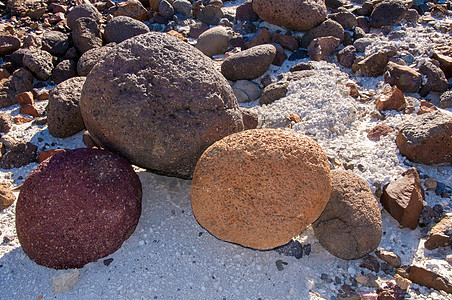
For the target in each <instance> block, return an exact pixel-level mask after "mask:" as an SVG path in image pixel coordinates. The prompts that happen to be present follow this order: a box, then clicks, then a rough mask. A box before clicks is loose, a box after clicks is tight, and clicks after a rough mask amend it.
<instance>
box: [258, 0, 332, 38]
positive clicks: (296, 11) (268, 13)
mask: <svg viewBox="0 0 452 300" xmlns="http://www.w3.org/2000/svg"><path fill="white" fill-rule="evenodd" d="M253 9H254V11H255V12H256V13H257V14H258V16H259V17H260V18H261V19H262V20H264V21H267V22H268V23H271V24H275V25H278V26H283V27H286V28H288V29H292V30H297V31H307V30H309V29H311V28H312V27H314V26H316V25H318V24H319V23H321V22H323V21H324V20H325V19H326V16H327V12H326V5H325V2H324V1H323V0H253Z"/></svg>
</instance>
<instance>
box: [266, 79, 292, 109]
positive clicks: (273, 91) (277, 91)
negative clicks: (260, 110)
mask: <svg viewBox="0 0 452 300" xmlns="http://www.w3.org/2000/svg"><path fill="white" fill-rule="evenodd" d="M288 86H289V82H287V81H278V82H274V83H271V84H269V85H267V86H266V87H265V88H264V91H263V92H262V95H261V97H260V99H259V104H260V105H264V104H267V105H268V104H271V103H273V102H275V101H276V100H279V99H281V98H282V97H285V96H286V94H287V89H288Z"/></svg>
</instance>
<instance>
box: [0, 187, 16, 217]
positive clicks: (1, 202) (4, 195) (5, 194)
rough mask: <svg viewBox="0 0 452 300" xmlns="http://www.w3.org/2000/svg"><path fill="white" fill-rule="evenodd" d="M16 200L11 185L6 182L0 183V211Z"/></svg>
mask: <svg viewBox="0 0 452 300" xmlns="http://www.w3.org/2000/svg"><path fill="white" fill-rule="evenodd" d="M14 201H16V196H15V195H14V193H13V191H12V190H11V187H10V185H9V184H7V183H0V211H2V210H4V209H5V208H7V207H9V206H11V205H12V204H13V203H14Z"/></svg>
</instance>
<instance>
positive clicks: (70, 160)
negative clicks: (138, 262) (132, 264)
mask: <svg viewBox="0 0 452 300" xmlns="http://www.w3.org/2000/svg"><path fill="white" fill-rule="evenodd" d="M141 195H142V192H141V182H140V179H139V178H138V176H137V175H136V174H135V172H134V170H133V168H132V167H131V166H130V164H129V163H128V162H127V161H126V160H125V159H124V158H122V157H120V156H119V155H116V154H114V153H111V152H108V151H104V150H98V149H76V150H70V151H66V152H59V153H57V154H55V155H53V156H52V157H51V158H49V159H47V160H45V161H44V162H42V163H41V164H40V165H39V166H38V167H37V168H36V169H34V170H33V171H32V172H31V173H30V174H29V175H28V176H27V178H26V179H25V182H24V184H23V186H22V189H21V191H20V194H19V198H18V200H17V206H16V229H17V235H18V238H19V241H20V244H21V246H22V249H23V250H24V252H25V253H26V254H27V255H28V257H29V258H30V259H31V260H33V261H35V262H36V263H37V264H39V265H43V266H46V267H49V268H54V269H68V268H81V267H83V266H84V265H85V264H87V263H89V262H92V261H96V260H98V259H99V258H102V257H104V256H107V255H109V254H111V253H113V252H115V251H116V250H118V249H119V247H121V245H122V243H123V242H124V241H125V240H126V239H127V238H129V236H130V235H131V234H132V233H133V231H134V230H135V227H136V225H137V223H138V220H139V218H140V214H141Z"/></svg>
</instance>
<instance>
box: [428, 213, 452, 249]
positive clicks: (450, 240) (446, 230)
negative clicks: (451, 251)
mask: <svg viewBox="0 0 452 300" xmlns="http://www.w3.org/2000/svg"><path fill="white" fill-rule="evenodd" d="M451 244H452V217H451V216H446V217H445V218H444V219H442V220H441V222H439V223H438V224H436V225H435V226H434V227H433V228H432V229H431V230H430V233H429V236H428V238H427V240H426V241H425V243H424V246H425V248H427V249H428V250H433V249H436V248H438V247H446V246H450V245H451Z"/></svg>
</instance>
